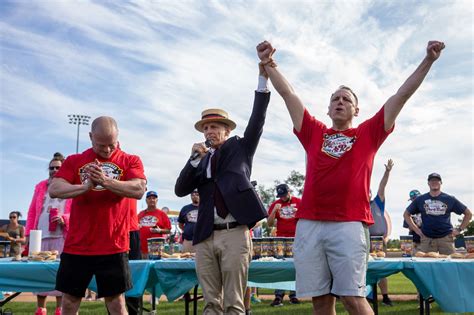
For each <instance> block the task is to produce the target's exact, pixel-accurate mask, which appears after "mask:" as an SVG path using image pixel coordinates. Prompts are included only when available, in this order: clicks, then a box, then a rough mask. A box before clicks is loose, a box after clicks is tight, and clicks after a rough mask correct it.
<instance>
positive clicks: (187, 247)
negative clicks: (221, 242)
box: [183, 240, 196, 253]
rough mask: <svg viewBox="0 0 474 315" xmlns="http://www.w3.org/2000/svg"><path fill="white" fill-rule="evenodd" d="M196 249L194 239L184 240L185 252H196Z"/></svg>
mask: <svg viewBox="0 0 474 315" xmlns="http://www.w3.org/2000/svg"><path fill="white" fill-rule="evenodd" d="M195 251H196V250H195V249H194V246H193V241H188V240H183V253H186V252H189V253H194V252H195Z"/></svg>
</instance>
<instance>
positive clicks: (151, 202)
mask: <svg viewBox="0 0 474 315" xmlns="http://www.w3.org/2000/svg"><path fill="white" fill-rule="evenodd" d="M146 204H147V208H146V209H145V210H142V211H141V212H140V213H139V214H138V225H139V226H140V243H141V251H142V258H143V259H148V239H149V238H152V237H166V236H167V235H168V234H170V231H171V221H170V219H169V218H168V216H167V215H166V213H164V212H163V211H162V210H160V209H158V208H157V207H156V205H157V204H158V194H157V193H156V191H149V192H147V193H146Z"/></svg>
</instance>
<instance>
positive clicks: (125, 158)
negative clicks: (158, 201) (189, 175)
mask: <svg viewBox="0 0 474 315" xmlns="http://www.w3.org/2000/svg"><path fill="white" fill-rule="evenodd" d="M118 132H119V131H118V127H117V123H116V122H115V120H114V119H113V118H112V117H107V116H102V117H99V118H96V119H95V120H94V121H93V122H92V125H91V131H90V133H89V137H90V139H91V142H92V148H90V149H88V150H86V151H84V152H82V153H80V154H75V155H71V156H69V157H68V158H67V159H66V160H65V161H64V163H63V165H62V166H61V169H60V170H59V171H58V173H57V174H56V175H55V177H54V179H53V180H52V182H51V184H50V186H49V194H50V197H51V198H62V199H67V198H73V201H72V205H71V216H70V221H69V226H70V228H69V232H68V234H67V236H66V241H65V244H64V250H63V253H62V254H61V262H60V265H59V270H58V273H57V279H56V289H57V290H59V291H61V292H63V293H64V295H63V301H62V313H63V314H64V315H69V314H71V315H72V314H76V313H77V312H78V310H79V307H80V304H81V298H82V297H83V296H84V293H85V291H86V288H87V286H88V285H89V282H90V281H91V279H92V277H93V276H94V275H95V278H96V282H97V288H98V291H97V294H98V296H99V297H104V300H105V304H106V306H107V309H108V310H109V312H110V313H111V314H114V315H115V314H126V313H127V310H126V307H125V299H124V294H123V293H124V292H125V291H127V290H129V289H130V288H131V287H132V282H131V275H130V269H129V265H128V250H129V245H130V241H129V232H130V201H129V198H134V199H140V198H141V197H142V196H143V194H144V192H145V186H146V179H145V174H144V170H143V165H142V162H141V160H140V158H139V157H138V156H136V155H130V154H127V153H125V152H124V151H122V150H121V149H120V148H119V143H118Z"/></svg>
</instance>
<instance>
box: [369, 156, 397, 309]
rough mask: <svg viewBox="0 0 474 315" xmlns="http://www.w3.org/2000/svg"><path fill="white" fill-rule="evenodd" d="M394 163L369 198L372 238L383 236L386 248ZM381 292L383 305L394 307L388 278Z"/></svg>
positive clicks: (382, 283)
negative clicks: (389, 185) (388, 193)
mask: <svg viewBox="0 0 474 315" xmlns="http://www.w3.org/2000/svg"><path fill="white" fill-rule="evenodd" d="M392 167H393V161H392V160H391V159H389V160H388V162H387V164H385V172H384V173H383V176H382V179H381V180H380V184H379V189H378V190H377V195H376V196H375V198H374V199H372V193H371V196H370V197H369V198H370V199H372V200H371V201H370V211H371V212H372V217H373V219H374V224H372V225H371V226H369V233H370V236H371V237H372V236H382V237H383V244H384V248H386V246H387V242H388V238H389V236H390V235H389V234H388V233H389V222H390V221H389V219H390V217H389V216H388V213H387V211H385V188H386V187H387V183H388V177H389V176H390V172H391V171H392ZM379 287H380V291H381V292H382V297H383V298H382V303H383V304H385V305H388V306H393V303H392V300H391V299H390V297H389V296H388V280H387V278H382V279H380V281H379Z"/></svg>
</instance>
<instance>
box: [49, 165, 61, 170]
mask: <svg viewBox="0 0 474 315" xmlns="http://www.w3.org/2000/svg"><path fill="white" fill-rule="evenodd" d="M60 168H61V166H50V167H49V170H50V171H54V170H59V169H60Z"/></svg>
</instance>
